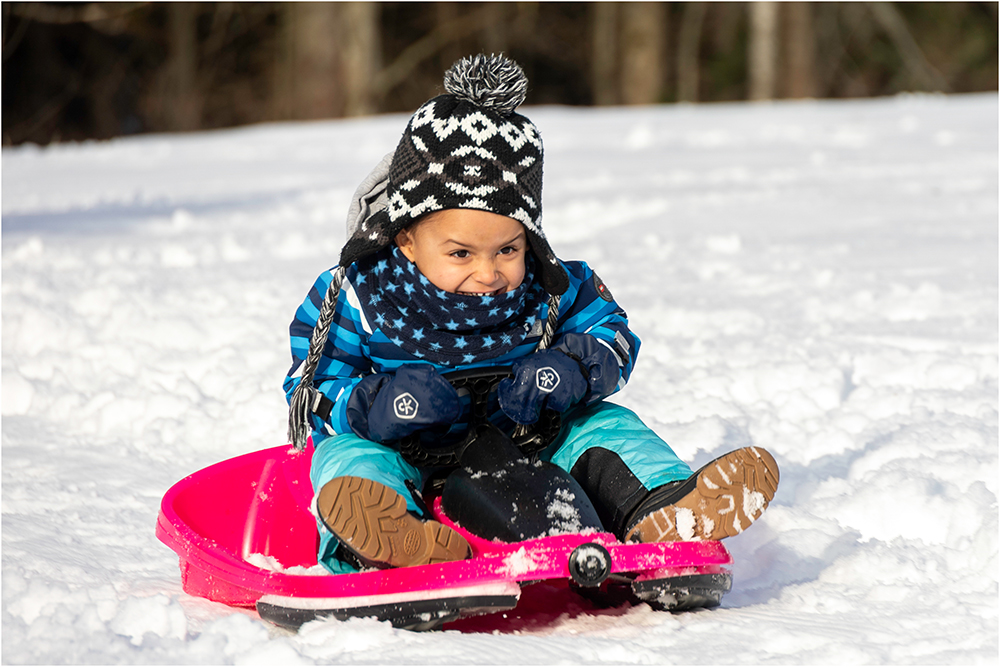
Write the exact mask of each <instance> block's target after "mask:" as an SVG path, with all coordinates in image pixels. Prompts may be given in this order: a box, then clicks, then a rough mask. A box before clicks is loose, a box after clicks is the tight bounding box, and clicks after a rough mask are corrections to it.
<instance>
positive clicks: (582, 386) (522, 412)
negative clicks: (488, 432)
mask: <svg viewBox="0 0 1000 667" xmlns="http://www.w3.org/2000/svg"><path fill="white" fill-rule="evenodd" d="M511 371H512V372H513V373H514V377H513V378H507V379H506V380H501V381H500V385H499V386H498V387H497V397H498V398H499V399H500V408H501V409H502V410H503V411H504V412H505V413H506V414H507V416H508V417H510V418H511V419H513V420H514V421H515V422H517V423H518V424H534V423H535V422H536V421H538V415H539V414H540V413H541V411H542V409H543V408H548V409H549V410H555V411H556V412H563V411H565V410H566V409H567V408H569V406H571V405H573V404H574V403H577V402H579V401H580V399H582V398H583V397H584V396H585V395H586V394H587V379H586V378H585V377H583V372H582V370H581V368H580V364H579V363H577V362H576V360H574V359H572V358H570V357H569V356H568V355H567V354H566V353H565V352H562V351H561V350H542V351H541V352H536V353H534V354H531V355H528V356H527V357H524V358H523V359H519V360H518V361H517V362H515V363H514V365H513V366H512V367H511Z"/></svg>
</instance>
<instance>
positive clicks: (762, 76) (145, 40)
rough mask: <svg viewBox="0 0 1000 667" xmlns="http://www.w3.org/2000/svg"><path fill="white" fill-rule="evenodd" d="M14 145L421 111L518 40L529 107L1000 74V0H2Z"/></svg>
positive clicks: (515, 49)
mask: <svg viewBox="0 0 1000 667" xmlns="http://www.w3.org/2000/svg"><path fill="white" fill-rule="evenodd" d="M2 11H3V74H2V83H3V96H2V103H3V111H2V114H3V115H2V119H3V144H4V145H13V144H19V143H23V142H35V143H38V144H47V143H50V142H53V141H70V140H82V139H106V138H110V137H115V136H120V135H128V134H136V133H141V132H171V131H190V130H199V129H207V128H221V127H231V126H237V125H244V124H248V123H259V122H263V121H276V120H302V119H318V118H337V117H345V116H359V115H366V114H373V113H382V112H393V111H412V110H413V109H415V108H416V107H417V106H418V105H420V104H421V103H422V102H424V101H425V100H426V99H428V98H429V97H431V96H432V95H434V94H436V93H437V92H440V91H441V75H442V73H443V72H444V70H445V69H447V67H448V66H450V65H451V63H452V62H454V61H455V60H457V59H458V58H460V57H462V56H463V55H467V54H471V53H477V52H480V51H485V52H501V51H502V52H505V53H507V54H509V55H511V56H512V57H513V58H514V59H516V60H517V61H518V62H519V63H520V64H521V65H522V67H523V68H524V69H525V72H526V73H527V75H528V78H529V80H530V82H531V89H530V92H529V95H528V103H529V104H569V105H613V104H654V103H671V102H680V101H686V102H715V101H732V100H766V99H780V98H805V97H813V98H850V97H866V96H878V95H892V94H895V93H899V92H902V91H938V92H945V93H961V92H974V91H993V90H997V69H998V68H997V65H998V52H997V33H998V23H997V3H996V2H991V3H961V2H959V3H951V2H936V3H890V2H855V3H838V2H829V3H828V2H820V3H808V2H778V3H775V2H756V3H732V2H685V3H679V2H676V3H646V2H635V3H610V2H595V3H575V2H559V3H545V2H505V3H476V2H468V3H458V2H437V3H413V2H384V3H366V2H345V3H297V2H289V3H271V2H251V3H234V2H215V3H209V2H190V3H147V2H142V3H136V2H121V3H101V2H92V3H55V2H34V3H20V2H4V3H3V4H2Z"/></svg>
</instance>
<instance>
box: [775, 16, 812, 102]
mask: <svg viewBox="0 0 1000 667" xmlns="http://www.w3.org/2000/svg"><path fill="white" fill-rule="evenodd" d="M782 7H783V8H784V13H785V18H786V24H785V25H786V30H785V53H786V62H787V68H786V76H785V81H786V88H785V93H786V97H790V98H803V97H816V95H817V94H818V90H817V85H816V31H815V29H814V28H813V14H812V5H811V3H808V2H789V3H786V4H784V5H782Z"/></svg>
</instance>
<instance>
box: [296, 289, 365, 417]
mask: <svg viewBox="0 0 1000 667" xmlns="http://www.w3.org/2000/svg"><path fill="white" fill-rule="evenodd" d="M351 276H352V272H351V271H349V272H348V276H347V277H346V278H345V279H344V281H343V283H342V284H341V289H340V294H339V295H338V297H337V308H336V312H335V315H334V318H333V322H332V324H331V325H330V335H329V337H328V338H327V341H326V345H325V347H324V348H323V355H322V357H320V361H319V365H318V366H317V368H316V375H315V377H314V379H313V384H314V386H315V387H316V389H317V390H318V391H319V393H320V394H321V403H322V405H317V406H314V407H313V415H312V426H313V430H316V431H323V432H326V433H328V434H329V433H350V432H351V428H350V426H348V424H347V402H348V399H349V398H350V397H351V393H352V392H353V390H354V387H355V386H356V385H357V384H358V382H360V381H361V378H362V377H363V376H364V375H367V374H369V373H371V372H372V364H371V359H370V358H369V355H368V334H367V333H366V331H367V330H368V327H367V325H366V323H365V318H364V314H363V313H362V311H361V310H360V307H359V305H358V302H357V298H356V295H355V292H354V288H353V286H352V285H351V283H350V278H351ZM332 280H333V274H332V273H331V272H330V271H326V272H324V273H323V274H322V275H320V277H319V278H317V279H316V283H315V284H314V285H313V287H312V289H311V290H309V294H308V295H307V296H306V299H305V301H304V302H303V303H302V305H301V306H299V308H298V310H297V311H295V319H294V320H292V323H291V325H290V326H289V335H290V337H291V346H292V366H291V368H290V369H289V371H288V375H287V376H286V377H285V382H284V389H285V397H286V399H287V400H288V401H291V398H292V392H293V391H295V387H297V386H298V384H299V382H300V381H301V379H302V377H301V373H302V366H303V362H304V361H305V358H306V356H307V355H308V354H309V341H310V339H311V338H312V333H313V329H314V328H315V326H316V321H317V319H318V318H319V311H320V307H321V306H322V305H323V299H324V298H325V296H326V293H327V289H328V288H329V286H330V283H331V282H332ZM324 399H325V400H324ZM317 412H318V413H319V414H317Z"/></svg>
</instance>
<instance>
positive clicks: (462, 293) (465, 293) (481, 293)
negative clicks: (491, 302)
mask: <svg viewBox="0 0 1000 667" xmlns="http://www.w3.org/2000/svg"><path fill="white" fill-rule="evenodd" d="M504 291H505V289H504V288H503V287H501V288H500V289H495V290H492V291H490V292H458V293H459V294H461V295H462V296H497V295H500V294H503V293H504Z"/></svg>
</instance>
